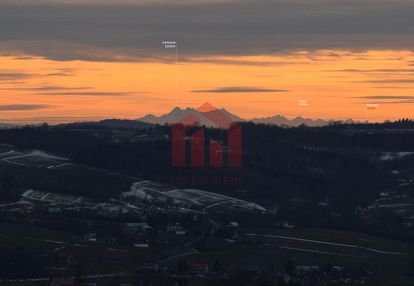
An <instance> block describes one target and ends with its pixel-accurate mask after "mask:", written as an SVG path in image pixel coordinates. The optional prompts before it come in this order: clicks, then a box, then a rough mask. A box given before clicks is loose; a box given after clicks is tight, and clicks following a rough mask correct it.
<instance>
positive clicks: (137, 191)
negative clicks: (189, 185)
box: [121, 181, 266, 212]
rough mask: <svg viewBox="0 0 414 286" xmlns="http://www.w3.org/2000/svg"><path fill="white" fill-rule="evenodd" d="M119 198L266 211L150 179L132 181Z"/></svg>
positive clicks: (225, 198) (228, 198) (191, 206)
mask: <svg viewBox="0 0 414 286" xmlns="http://www.w3.org/2000/svg"><path fill="white" fill-rule="evenodd" d="M121 199H123V200H131V199H133V200H138V201H150V202H157V203H166V204H167V203H168V204H170V205H171V204H172V205H176V206H182V207H187V208H196V209H197V210H203V211H207V210H211V209H214V208H219V207H228V208H242V209H246V210H255V211H263V212H264V211H266V209H265V208H264V207H262V206H260V205H258V204H255V203H251V202H247V201H244V200H240V199H236V198H233V197H229V196H224V195H220V194H216V193H211V192H207V191H202V190H197V189H172V188H168V187H167V186H165V185H162V184H158V183H154V182H152V181H140V182H136V183H134V184H133V185H132V186H131V189H130V190H129V191H128V192H124V193H122V194H121Z"/></svg>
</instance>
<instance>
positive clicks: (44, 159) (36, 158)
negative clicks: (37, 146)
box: [0, 150, 68, 168]
mask: <svg viewBox="0 0 414 286" xmlns="http://www.w3.org/2000/svg"><path fill="white" fill-rule="evenodd" d="M0 159H3V160H4V161H6V162H8V163H12V164H16V165H20V166H25V167H40V168H50V167H53V166H56V165H60V164H63V163H65V162H67V161H68V160H67V159H66V158H62V157H58V156H54V155H51V154H47V153H44V152H42V151H38V150H35V151H32V152H26V153H21V152H16V151H13V150H10V151H8V152H5V153H2V154H0Z"/></svg>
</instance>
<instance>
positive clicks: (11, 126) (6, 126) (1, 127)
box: [0, 123, 17, 129]
mask: <svg viewBox="0 0 414 286" xmlns="http://www.w3.org/2000/svg"><path fill="white" fill-rule="evenodd" d="M15 127H17V125H12V124H6V123H0V129H8V128H15Z"/></svg>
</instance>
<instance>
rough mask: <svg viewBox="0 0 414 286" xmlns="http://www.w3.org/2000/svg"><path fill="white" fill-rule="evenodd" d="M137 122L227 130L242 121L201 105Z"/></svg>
mask: <svg viewBox="0 0 414 286" xmlns="http://www.w3.org/2000/svg"><path fill="white" fill-rule="evenodd" d="M137 120H138V121H141V122H146V123H151V124H161V125H162V124H174V123H183V124H188V125H192V124H194V123H197V124H199V125H205V126H207V127H221V128H227V127H228V126H229V125H230V124H231V123H233V122H235V121H236V122H237V121H243V120H242V119H241V118H239V117H238V116H236V115H234V114H232V113H230V112H228V111H227V110H225V109H215V108H214V107H211V108H207V106H206V105H202V106H201V107H200V108H199V109H194V108H186V109H181V108H179V107H176V108H174V109H173V110H171V111H170V112H169V113H167V114H164V115H161V116H159V117H157V116H155V115H153V114H148V115H146V116H144V117H142V118H138V119H137Z"/></svg>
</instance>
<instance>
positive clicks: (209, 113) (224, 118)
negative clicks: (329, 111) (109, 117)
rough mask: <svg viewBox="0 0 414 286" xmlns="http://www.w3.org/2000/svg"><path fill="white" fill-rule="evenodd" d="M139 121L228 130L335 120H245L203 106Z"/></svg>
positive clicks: (289, 125) (314, 125)
mask: <svg viewBox="0 0 414 286" xmlns="http://www.w3.org/2000/svg"><path fill="white" fill-rule="evenodd" d="M137 120H139V121H142V122H146V123H152V124H160V125H164V124H174V123H180V122H181V123H184V124H193V123H198V124H199V125H205V126H207V127H221V128H227V127H228V126H229V125H230V124H231V123H232V122H253V123H257V124H269V125H278V126H286V127H296V126H300V125H306V126H310V127H317V126H325V125H328V124H330V123H332V122H333V120H323V119H310V118H303V117H296V118H293V119H288V118H286V117H284V116H281V115H275V116H271V117H264V118H253V119H249V120H246V119H243V118H241V117H239V116H237V115H235V114H233V113H231V112H229V111H227V110H226V109H224V108H222V109H215V108H213V107H212V106H211V105H208V104H207V105H203V106H201V107H200V108H197V109H194V108H185V109H181V108H179V107H175V108H174V109H173V110H171V111H170V112H169V113H166V114H163V115H161V116H155V115H153V114H148V115H146V116H144V117H142V118H138V119H137ZM341 122H343V123H357V122H356V121H353V120H351V119H348V120H345V121H341Z"/></svg>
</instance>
